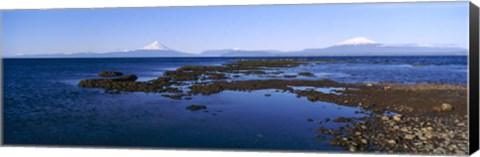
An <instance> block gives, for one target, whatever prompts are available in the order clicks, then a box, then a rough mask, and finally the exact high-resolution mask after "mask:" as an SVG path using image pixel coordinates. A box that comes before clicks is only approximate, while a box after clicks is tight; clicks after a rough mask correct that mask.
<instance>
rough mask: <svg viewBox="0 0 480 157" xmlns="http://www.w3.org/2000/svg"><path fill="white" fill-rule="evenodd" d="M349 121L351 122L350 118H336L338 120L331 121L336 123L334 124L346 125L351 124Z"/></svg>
mask: <svg viewBox="0 0 480 157" xmlns="http://www.w3.org/2000/svg"><path fill="white" fill-rule="evenodd" d="M351 121H352V119H351V118H345V117H338V118H336V119H334V120H333V122H336V123H347V122H351Z"/></svg>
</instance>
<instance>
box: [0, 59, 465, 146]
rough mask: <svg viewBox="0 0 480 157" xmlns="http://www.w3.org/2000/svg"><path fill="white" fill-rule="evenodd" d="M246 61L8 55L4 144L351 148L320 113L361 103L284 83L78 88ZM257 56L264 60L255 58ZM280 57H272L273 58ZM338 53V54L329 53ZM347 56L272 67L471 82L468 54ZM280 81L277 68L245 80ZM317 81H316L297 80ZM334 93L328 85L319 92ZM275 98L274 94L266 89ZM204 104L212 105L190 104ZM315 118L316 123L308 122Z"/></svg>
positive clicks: (321, 75) (331, 75) (344, 111)
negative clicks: (242, 88) (162, 89)
mask: <svg viewBox="0 0 480 157" xmlns="http://www.w3.org/2000/svg"><path fill="white" fill-rule="evenodd" d="M235 59H238V58H128V59H4V60H3V61H4V65H3V67H4V69H3V71H4V73H3V77H4V78H3V79H4V81H3V99H4V100H3V120H4V123H3V125H4V126H3V129H4V130H3V131H4V136H3V140H4V143H5V144H10V145H18V144H39V145H89V146H128V147H175V148H186V147H188V148H209V149H212V148H227V149H282V150H304V151H305V150H307V151H309V150H312V151H315V150H331V151H337V150H342V149H341V148H338V147H332V146H330V145H329V144H328V139H329V138H330V137H323V139H322V138H319V137H318V135H319V134H318V133H317V132H316V130H317V129H318V128H319V127H320V126H324V127H326V128H336V127H339V126H341V125H342V124H341V123H331V122H330V123H322V124H319V123H318V121H319V120H325V119H326V118H330V119H334V118H336V117H339V116H345V117H362V116H364V114H355V112H356V111H361V109H359V108H356V107H344V106H339V105H336V104H332V103H327V102H310V101H308V100H306V98H296V97H295V95H294V94H291V93H282V92H277V91H275V90H257V91H252V92H234V91H224V92H222V93H219V94H214V95H210V96H201V95H198V96H194V97H193V99H192V100H173V99H169V98H165V97H162V96H161V95H160V94H145V93H122V94H107V93H105V92H104V91H103V90H101V89H86V88H80V87H78V86H77V83H78V82H79V81H80V80H81V79H86V78H97V73H98V72H99V71H104V70H109V71H121V72H124V73H126V74H136V75H137V76H139V81H147V80H150V79H153V78H156V77H158V76H161V75H162V74H163V72H165V71H167V70H174V69H176V68H178V67H180V66H184V65H222V64H225V63H229V62H232V61H234V60H235ZM250 59H255V58H250ZM269 59H272V58H269ZM330 59H331V58H330ZM334 59H337V60H341V61H342V62H332V63H318V64H317V63H312V64H309V65H304V66H300V67H296V68H289V69H273V70H272V71H275V70H280V71H284V72H285V73H283V74H281V75H284V74H296V73H298V72H299V71H309V72H312V73H314V74H315V75H316V77H298V78H296V79H330V80H334V81H339V82H347V83H356V82H363V83H366V82H397V83H448V84H466V82H467V80H466V78H467V58H466V57H452V56H450V57H357V58H353V57H337V58H334ZM238 79H240V80H245V79H271V76H269V75H253V76H252V75H249V76H243V77H241V78H238ZM298 88H308V87H298ZM315 90H319V91H325V90H327V91H325V92H331V91H328V89H315ZM267 93H268V94H271V95H272V96H270V97H266V96H264V95H265V94H267ZM192 104H203V105H206V106H207V108H208V112H204V111H196V112H192V111H189V110H186V109H185V107H186V106H188V105H192ZM308 118H311V119H313V120H314V122H308V121H307V119H308Z"/></svg>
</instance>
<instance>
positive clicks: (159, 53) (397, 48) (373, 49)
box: [14, 37, 467, 58]
mask: <svg viewBox="0 0 480 157" xmlns="http://www.w3.org/2000/svg"><path fill="white" fill-rule="evenodd" d="M405 55H408V56H419V55H467V49H465V48H460V47H456V46H454V45H417V44H403V45H392V44H381V43H377V42H375V41H373V40H370V39H367V38H364V37H357V38H352V39H349V40H345V41H342V42H339V43H338V44H335V45H333V46H330V47H326V48H310V49H304V50H301V51H289V52H282V51H276V50H239V49H222V50H207V51H203V52H202V53H200V54H192V53H185V52H180V51H176V50H173V49H170V48H168V47H167V46H165V45H163V44H161V43H160V42H158V41H155V42H153V43H151V44H149V45H147V46H145V47H143V48H142V49H139V50H132V51H120V52H108V53H94V52H84V53H70V54H46V55H18V56H15V57H14V58H107V57H274V56H405Z"/></svg>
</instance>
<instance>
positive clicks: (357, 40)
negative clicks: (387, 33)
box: [335, 37, 377, 46]
mask: <svg viewBox="0 0 480 157" xmlns="http://www.w3.org/2000/svg"><path fill="white" fill-rule="evenodd" d="M376 43H377V42H375V41H373V40H370V39H368V38H365V37H356V38H352V39H348V40H345V41H342V42H339V43H337V44H335V45H337V46H340V45H367V44H376Z"/></svg>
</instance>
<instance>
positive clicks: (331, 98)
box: [1, 2, 469, 155]
mask: <svg viewBox="0 0 480 157" xmlns="http://www.w3.org/2000/svg"><path fill="white" fill-rule="evenodd" d="M468 4H469V3H468V2H427V3H362V4H310V5H257V6H191V7H150V8H148V7H145V8H98V9H46V10H3V11H1V16H2V18H1V19H2V23H1V29H2V33H1V39H2V41H1V43H2V49H1V50H2V61H3V65H2V75H3V78H2V102H3V103H2V119H3V126H2V127H3V133H2V135H3V136H2V140H3V144H5V145H11V146H62V147H63V146H66V147H100V148H105V147H114V148H155V149H205V150H247V151H252V150H253V151H265V150H266V151H304V152H355V153H395V154H442V155H452V154H455V155H465V154H467V153H468V146H469V143H468V139H469V133H468V126H469V124H468V111H467V107H468V105H467V99H468V95H467V93H468V92H467V88H468V46H469V43H468V36H469V31H468V17H469V15H468Z"/></svg>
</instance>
